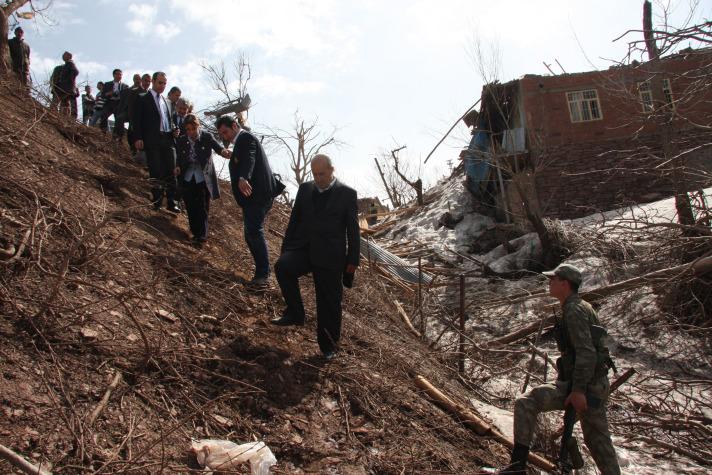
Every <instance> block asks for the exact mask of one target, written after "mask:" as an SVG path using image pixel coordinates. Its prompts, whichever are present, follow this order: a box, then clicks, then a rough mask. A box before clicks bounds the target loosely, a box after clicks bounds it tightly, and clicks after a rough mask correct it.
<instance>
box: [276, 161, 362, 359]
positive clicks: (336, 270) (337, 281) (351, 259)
mask: <svg viewBox="0 0 712 475" xmlns="http://www.w3.org/2000/svg"><path fill="white" fill-rule="evenodd" d="M311 170H312V175H313V177H314V181H310V182H307V183H302V185H300V186H299V191H297V197H296V198H295V200H294V208H292V214H291V216H290V217H289V224H288V225H287V230H286V232H285V233H284V241H283V242H282V255H281V256H279V259H278V260H277V263H276V264H275V265H274V272H275V274H276V276H277V282H279V287H280V289H281V290H282V296H283V297H284V301H285V303H286V304H287V308H286V310H285V311H284V313H283V315H282V317H281V318H277V319H275V320H272V323H273V324H275V325H279V326H288V325H303V324H304V316H305V315H304V304H303V303H302V296H301V293H300V291H299V277H301V276H303V275H305V274H308V273H310V272H311V274H312V276H313V278H314V287H315V289H316V320H317V341H318V343H319V348H320V349H321V351H322V353H323V354H324V357H325V358H326V359H327V360H331V359H332V358H334V356H335V354H336V350H337V344H338V342H339V338H340V337H341V298H342V295H343V287H344V286H346V287H351V285H352V283H353V279H354V273H355V272H356V268H357V267H358V264H359V257H360V256H359V253H360V239H361V238H360V229H359V225H358V205H357V198H356V191H355V190H354V189H352V188H349V187H348V186H346V185H344V184H343V183H341V182H340V181H339V180H337V179H336V178H335V177H334V167H333V165H332V164H331V159H330V158H329V157H328V156H326V155H321V154H320V155H316V156H314V159H313V160H312V162H311Z"/></svg>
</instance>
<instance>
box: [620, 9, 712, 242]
mask: <svg viewBox="0 0 712 475" xmlns="http://www.w3.org/2000/svg"><path fill="white" fill-rule="evenodd" d="M696 7H697V2H692V4H691V8H690V11H689V12H688V15H687V18H686V20H685V21H684V22H683V25H682V26H672V25H671V24H670V22H669V11H668V9H669V5H663V8H662V14H661V19H662V22H661V25H659V26H658V27H654V25H653V7H652V4H651V2H650V1H648V0H646V1H644V2H643V21H642V23H643V27H642V29H641V30H629V31H627V32H626V33H624V34H623V35H621V36H620V37H619V38H616V40H619V39H621V38H623V37H626V36H628V35H630V34H635V37H634V38H633V39H632V40H630V41H629V42H628V53H627V55H626V57H625V58H624V59H623V61H622V63H623V64H627V63H634V61H635V59H634V58H635V57H636V56H637V55H640V56H643V55H647V57H648V62H646V63H645V64H644V65H643V66H641V67H643V68H644V70H645V72H646V73H647V74H648V75H649V79H648V80H647V81H646V82H644V83H643V84H645V87H646V88H647V91H649V95H650V100H649V103H647V104H643V111H644V120H646V121H647V122H651V123H655V124H656V126H657V129H658V131H659V136H660V149H661V152H662V156H661V158H662V162H663V163H665V164H668V165H667V166H666V167H665V172H666V173H667V175H668V176H669V178H670V180H671V182H672V186H673V192H674V196H675V208H676V210H677V215H678V222H679V223H680V224H681V225H682V226H687V227H688V228H687V229H688V231H687V234H689V232H690V229H689V227H690V226H694V225H695V213H694V211H693V205H692V201H691V197H690V195H689V194H688V191H689V190H690V188H691V184H690V182H689V180H688V176H689V174H690V173H689V170H688V167H687V164H686V159H687V156H688V155H689V150H684V149H683V150H680V138H679V134H680V130H681V127H685V128H691V129H694V128H697V129H701V130H709V129H710V128H712V127H711V126H712V124H710V123H707V124H700V123H694V122H693V121H690V120H688V118H687V117H686V113H685V112H686V111H690V110H693V109H694V107H693V106H694V105H699V104H700V103H699V102H698V101H699V98H701V97H705V94H706V93H707V91H709V90H710V88H711V87H712V82H711V81H710V80H709V74H708V72H707V71H708V69H709V67H710V66H712V65H711V64H709V63H706V64H703V65H702V67H700V68H699V71H687V72H686V73H685V74H686V75H687V76H688V77H697V78H698V79H697V80H695V81H692V82H691V83H690V84H689V85H688V86H687V87H686V88H685V90H682V91H676V92H675V95H676V96H677V97H675V98H673V95H672V92H670V91H671V89H670V87H669V85H670V84H671V83H674V79H676V78H675V77H673V78H671V77H670V76H679V74H673V73H670V72H669V71H664V70H663V69H662V68H661V67H660V60H661V58H663V56H664V55H665V54H671V53H675V52H677V51H678V50H679V48H680V47H681V46H682V45H683V42H684V44H687V45H688V46H689V44H690V43H691V42H693V43H695V44H697V45H700V46H709V45H710V44H712V22H710V21H703V22H701V23H698V24H692V19H693V18H694V14H695V10H696ZM665 81H667V84H668V87H667V88H666V86H665ZM647 91H646V92H647ZM665 91H668V92H665Z"/></svg>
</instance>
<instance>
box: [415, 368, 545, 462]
mask: <svg viewBox="0 0 712 475" xmlns="http://www.w3.org/2000/svg"><path fill="white" fill-rule="evenodd" d="M415 384H416V386H418V387H419V388H420V389H422V390H423V391H425V392H426V393H427V394H428V396H430V397H431V398H432V399H433V400H434V401H435V403H436V404H437V405H438V406H440V407H441V408H443V409H445V410H446V411H448V412H449V413H450V414H451V415H453V416H455V417H456V418H457V419H458V420H460V421H461V422H462V423H463V424H464V425H465V426H467V427H468V428H469V429H472V430H473V431H474V432H475V433H476V434H477V435H480V436H484V437H489V438H491V439H493V440H495V441H497V442H499V443H500V444H502V445H504V446H506V447H507V448H509V449H510V450H511V449H512V448H513V447H514V442H513V441H511V440H509V439H508V438H507V437H505V436H504V434H502V433H501V432H499V430H497V429H496V428H494V427H492V426H491V425H490V424H488V423H487V422H485V421H484V420H483V419H482V418H480V417H479V416H477V415H476V414H475V413H474V412H473V411H472V410H470V409H468V408H466V407H464V406H463V405H461V404H458V403H456V402H455V401H453V400H452V399H450V398H449V397H448V396H447V395H445V394H444V393H443V392H442V391H440V390H439V389H437V388H436V387H435V386H433V385H432V384H431V383H430V382H429V381H428V380H427V379H425V378H424V377H422V376H419V375H416V376H415ZM529 463H531V464H533V465H535V466H537V467H539V468H541V469H542V470H546V471H547V472H553V471H554V470H555V469H556V465H555V464H554V463H552V462H551V461H549V460H547V459H546V458H544V457H542V456H540V455H537V454H535V453H533V452H530V453H529Z"/></svg>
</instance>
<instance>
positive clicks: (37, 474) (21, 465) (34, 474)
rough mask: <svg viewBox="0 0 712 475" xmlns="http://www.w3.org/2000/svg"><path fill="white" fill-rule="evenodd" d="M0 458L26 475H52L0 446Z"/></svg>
mask: <svg viewBox="0 0 712 475" xmlns="http://www.w3.org/2000/svg"><path fill="white" fill-rule="evenodd" d="M0 458H3V459H5V460H7V461H8V462H10V465H12V466H13V467H16V468H18V469H20V470H22V471H23V472H25V473H27V474H28V475H52V472H48V471H47V470H43V469H42V468H40V467H38V466H36V465H34V464H32V463H30V462H28V461H27V460H25V458H24V457H23V456H22V455H20V454H18V453H16V452H15V451H13V450H10V449H8V448H7V447H5V446H4V445H2V444H0Z"/></svg>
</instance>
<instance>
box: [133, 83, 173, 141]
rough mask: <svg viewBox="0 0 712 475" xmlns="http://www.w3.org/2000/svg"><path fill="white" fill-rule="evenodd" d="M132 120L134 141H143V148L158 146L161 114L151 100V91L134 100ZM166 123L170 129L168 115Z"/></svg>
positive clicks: (170, 124) (170, 122)
mask: <svg viewBox="0 0 712 475" xmlns="http://www.w3.org/2000/svg"><path fill="white" fill-rule="evenodd" d="M164 99H165V98H164ZM166 102H167V101H166ZM133 120H134V124H133V126H134V127H133V139H134V140H143V144H144V146H145V147H155V146H158V145H159V144H160V140H161V134H160V132H161V113H160V112H159V111H158V106H157V105H156V101H155V100H154V99H153V93H152V92H151V91H148V92H147V93H146V94H145V95H143V96H139V97H138V98H137V99H136V104H135V110H134V117H133ZM168 123H169V126H170V127H171V129H172V128H173V121H172V120H171V117H170V115H169V116H168Z"/></svg>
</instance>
